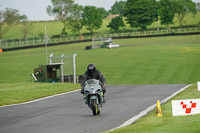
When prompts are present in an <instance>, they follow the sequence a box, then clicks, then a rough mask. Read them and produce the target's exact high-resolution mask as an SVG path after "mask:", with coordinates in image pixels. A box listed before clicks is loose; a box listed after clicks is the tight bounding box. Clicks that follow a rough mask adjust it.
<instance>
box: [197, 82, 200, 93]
mask: <svg viewBox="0 0 200 133" xmlns="http://www.w3.org/2000/svg"><path fill="white" fill-rule="evenodd" d="M197 89H198V91H200V82H197Z"/></svg>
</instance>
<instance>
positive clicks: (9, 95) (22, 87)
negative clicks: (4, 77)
mask: <svg viewBox="0 0 200 133" xmlns="http://www.w3.org/2000/svg"><path fill="white" fill-rule="evenodd" d="M79 88H80V86H79V85H77V84H71V83H10V84H7V83H1V84H0V106H4V105H9V104H16V103H22V102H27V101H30V100H34V99H38V98H42V97H46V96H50V95H55V94H60V93H64V92H68V91H72V90H76V89H79Z"/></svg>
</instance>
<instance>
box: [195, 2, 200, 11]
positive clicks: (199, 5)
mask: <svg viewBox="0 0 200 133" xmlns="http://www.w3.org/2000/svg"><path fill="white" fill-rule="evenodd" d="M196 7H197V11H200V2H198V3H196Z"/></svg>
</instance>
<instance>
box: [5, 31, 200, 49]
mask: <svg viewBox="0 0 200 133" xmlns="http://www.w3.org/2000/svg"><path fill="white" fill-rule="evenodd" d="M198 34H200V32H192V33H168V34H159V35H144V36H120V37H112V39H129V38H147V37H164V36H182V35H198ZM91 41H92V39H87V40H77V41H70V42H60V43H49V44H48V46H58V45H68V44H74V43H84V42H91ZM40 47H45V44H40V45H31V46H22V47H15V48H6V49H3V51H4V52H6V51H13V50H20V49H30V48H40Z"/></svg>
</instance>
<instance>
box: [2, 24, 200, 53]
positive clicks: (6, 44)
mask: <svg viewBox="0 0 200 133" xmlns="http://www.w3.org/2000/svg"><path fill="white" fill-rule="evenodd" d="M192 32H200V27H194V28H178V29H170V30H159V29H157V30H148V31H133V32H124V33H114V34H99V35H95V36H84V38H83V37H80V36H75V37H66V38H49V39H48V43H61V42H70V41H78V40H88V39H92V38H109V37H123V36H148V35H162V34H170V33H192ZM41 44H45V40H44V39H42V38H37V39H36V38H32V39H29V40H22V39H21V40H20V39H17V40H9V41H7V40H3V41H2V42H0V48H2V49H7V48H16V47H24V46H34V45H41Z"/></svg>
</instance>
